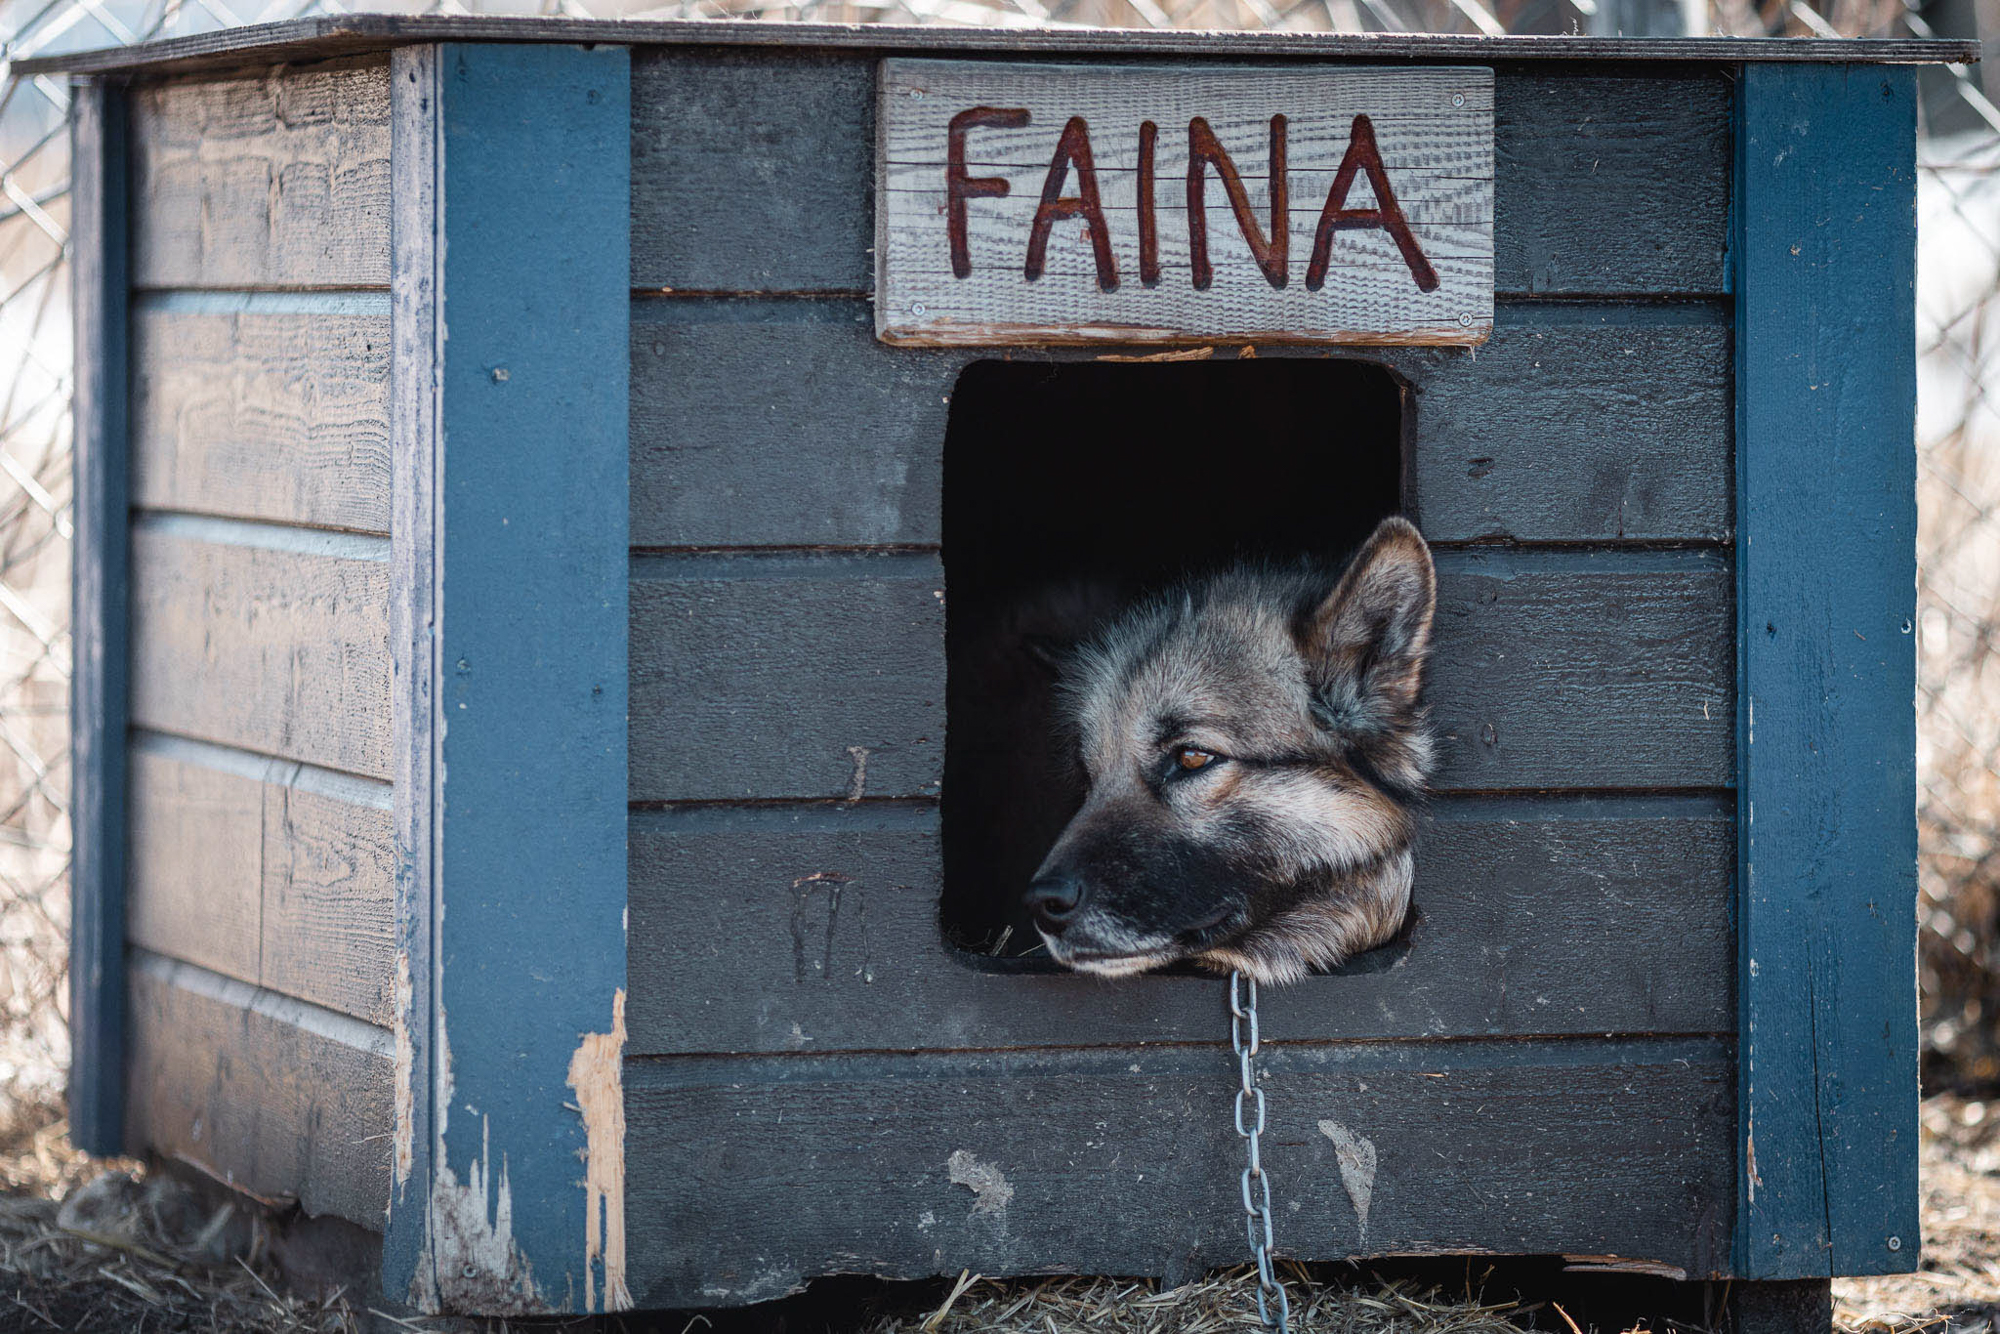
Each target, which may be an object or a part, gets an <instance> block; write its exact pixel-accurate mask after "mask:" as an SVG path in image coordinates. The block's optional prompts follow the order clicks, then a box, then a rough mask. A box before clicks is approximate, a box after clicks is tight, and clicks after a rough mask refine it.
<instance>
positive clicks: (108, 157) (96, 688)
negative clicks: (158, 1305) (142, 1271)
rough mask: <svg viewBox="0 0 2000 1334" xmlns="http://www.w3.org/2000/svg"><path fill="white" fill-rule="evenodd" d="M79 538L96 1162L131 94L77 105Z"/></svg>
mask: <svg viewBox="0 0 2000 1334" xmlns="http://www.w3.org/2000/svg"><path fill="white" fill-rule="evenodd" d="M71 95H72V98H73V101H72V104H71V105H72V111H73V114H72V116H71V118H70V161H71V162H72V163H73V164H74V175H73V177H72V193H71V200H70V234H71V256H72V259H71V281H72V283H73V284H74V286H73V288H72V302H73V309H74V310H75V312H76V385H75V391H74V399H73V401H72V404H71V406H72V410H73V414H74V420H75V423H76V428H75V435H76V444H75V450H76V458H75V462H74V470H75V472H74V475H75V482H74V486H75V504H74V506H73V514H74V521H75V524H76V535H75V543H74V547H73V550H74V552H75V557H74V565H73V567H72V575H71V579H72V593H73V608H72V614H71V620H70V656H71V660H72V662H73V664H74V666H73V668H72V671H71V673H70V697H69V705H70V810H69V816H70V830H71V844H72V847H73V849H74V851H73V852H72V854H71V862H70V932H69V983H70V989H69V1033H70V1048H71V1060H70V1076H69V1119H70V1137H71V1138H72V1139H73V1140H74V1141H75V1143H76V1145H77V1147H78V1148H80V1149H82V1150H84V1151H85V1152H86V1153H97V1154H110V1153H116V1152H117V1151H118V1149H119V1146H120V1145H122V1144H123V1143H124V1129H123V1126H124V1119H123V1118H124V1093H125V1090H124V1085H123V1076H122V1074H121V1072H122V1070H123V1069H124V1064H125V1037H126V1034H125V820H126V811H125V800H126V787H125V782H126V774H125V723H126V718H127V713H128V710H129V708H130V689H131V682H130V673H129V660H128V652H129V648H130V642H131V641H130V637H129V630H128V609H127V599H128V586H129V580H130V571H131V553H130V549H129V539H128V533H127V526H126V525H127V520H126V513H127V502H126V496H127V487H128V484H129V481H130V479H129V477H128V476H127V473H126V466H125V463H126V425H127V420H128V419H127V415H126V414H127V402H126V395H125V384H126V376H125V365H126V362H125V356H126V318H125V312H126V289H127V274H126V237H125V223H126V212H127V210H126V203H125V188H126V170H125V90H124V88H123V86H122V85H119V84H115V83H111V82H91V83H78V84H77V85H76V87H75V89H74V90H73V92H72V94H71Z"/></svg>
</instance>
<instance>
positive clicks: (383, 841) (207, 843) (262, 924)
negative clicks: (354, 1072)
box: [129, 733, 395, 1025]
mask: <svg viewBox="0 0 2000 1334" xmlns="http://www.w3.org/2000/svg"><path fill="white" fill-rule="evenodd" d="M131 765H132V832H131V863H132V878H131V888H130V896H131V915H130V926H129V931H130V937H131V940H132V943H134V944H136V945H139V946H142V947H143V948H145V949H147V950H149V951H151V952H153V953H155V954H161V955H166V956H169V957H172V958H176V959H184V960H187V961H188V962H190V963H195V964H199V965H201V966H202V967H203V968H206V969H208V970H209V971H211V972H216V973H222V974H224V975H226V976H229V977H233V978H238V979H240V980H242V981H244V982H250V983H255V984H257V985H260V986H263V987H265V988H267V989H269V990H271V991H275V992H279V993H281V994H283V995H287V996H295V997H297V998H299V999H301V1000H307V1001H311V1002H313V1003H314V1004H317V1005H322V1006H325V1007H326V1008H328V1009H331V1010H338V1011H340V1012H341V1013H343V1014H349V1015H353V1016H354V1017H356V1018H358V1019H365V1020H367V1021H368V1022H370V1023H374V1024H380V1025H387V1024H388V1022H389V1018H390V1010H391V1006H390V993H391V989H392V986H393V979H394V974H395V965H394V962H393V959H392V957H391V956H392V953H393V944H392V940H391V937H392V926H391V912H392V899H393V894H394V876H395V869H394V850H393V846H392V839H391V836H390V827H389V826H390V817H389V789H388V787H387V786H386V785H383V784H377V783H371V782H369V781H367V780H363V779H356V778H352V777H350V776H348V775H345V774H336V773H333V772H331V771H329V770H323V769H319V770H316V769H310V768H308V767H306V766H303V765H299V764H295V763H292V762H290V761H287V760H272V759H266V758H264V757H262V756H256V755H248V754H245V753H243V752H241V751H231V750H226V749H224V748H222V747H219V746H208V745H204V744H202V743H199V742H192V741H185V740H182V739H180V738H177V737H161V736H154V735H151V734H147V733H141V734H140V735H139V736H138V737H137V738H136V739H135V741H134V744H133V751H132V757H131Z"/></svg>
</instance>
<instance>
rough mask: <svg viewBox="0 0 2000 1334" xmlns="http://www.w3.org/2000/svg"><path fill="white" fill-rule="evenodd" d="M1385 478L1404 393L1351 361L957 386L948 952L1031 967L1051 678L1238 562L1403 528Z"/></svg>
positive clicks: (1048, 839)
mask: <svg viewBox="0 0 2000 1334" xmlns="http://www.w3.org/2000/svg"><path fill="white" fill-rule="evenodd" d="M1402 479H1403V401H1402V389H1401V386H1400V385H1399V383H1398V382H1397V380H1396V378H1395V377H1394V376H1393V375H1391V374H1390V373H1389V372H1388V371H1387V370H1384V369H1383V368H1381V367H1379V366H1374V365H1370V364H1367V363H1365V362H1358V361H1346V360H1340V359H1336V358H1331V357H1299V358H1266V359H1250V360H1226V361H1195V362H1173V363H1146V364H1131V363H1109V362H1102V361H1095V362H1085V361H1075V362H1069V361H1065V362H1053V363H1051V362H1039V363H1035V362H1012V361H984V362H978V363H975V364H974V365H972V366H970V367H968V368H967V369H966V370H965V372H964V373H963V374H962V375H961V376H960V377H959V380H958V384H957V386H956V388H955V390H954V391H953V394H952V399H951V414H950V422H949V425H948V427H947V431H946V435H945V448H944V566H945V582H946V592H947V600H946V644H947V663H948V675H947V679H946V696H945V698H946V705H945V708H946V714H945V717H946V728H945V783H944V798H943V800H944V893H943V901H942V918H943V927H944V930H945V934H946V937H947V938H948V939H949V940H950V941H952V943H954V944H956V945H958V946H959V947H961V948H963V949H965V950H967V951H969V952H971V953H973V954H976V955H984V956H994V957H1003V958H1004V957H1014V956H1021V955H1027V954H1038V953H1040V951H1039V944H1040V942H1039V940H1038V938H1037V937H1036V935H1035V932H1034V928H1033V927H1032V925H1030V923H1029V920H1028V916H1027V914H1026V912H1025V910H1024V909H1023V908H1022V906H1021V902H1020V899H1021V893H1022V891H1023V890H1024V889H1025V888H1026V887H1027V884H1028V881H1029V880H1030V879H1031V878H1032V876H1033V874H1034V870H1035V868H1036V866H1037V865H1038V864H1039V863H1040V862H1041V860H1042V857H1043V855H1044V854H1045V853H1046V852H1047V851H1048V849H1049V847H1050V846H1052V845H1053V844H1054V842H1055V839H1056V835H1057V834H1059V833H1060V832H1061V830H1062V826H1063V825H1064V824H1065V823H1067V821H1068V820H1069V817H1070V816H1071V815H1072V814H1074V813H1075V811H1076V808H1077V806H1078V805H1079V803H1080V802H1081V799H1082V779H1081V772H1082V771H1081V768H1080V765H1079V764H1078V762H1077V760H1076V757H1075V754H1074V751H1073V748H1072V747H1070V746H1068V745H1065V744H1064V743H1063V740H1062V734H1061V728H1060V726H1059V722H1058V719H1057V716H1056V712H1055V705H1054V686H1055V677H1054V672H1053V671H1052V670H1051V668H1050V666H1049V665H1048V663H1049V659H1050V658H1051V657H1054V658H1057V659H1059V658H1060V649H1061V647H1062V646H1063V645H1065V644H1068V643H1071V642H1074V641H1076V640H1078V639H1080V638H1083V637H1086V636H1087V635H1088V634H1089V633H1090V631H1091V629H1092V628H1093V627H1094V626H1095V625H1097V624H1100V623H1101V622H1102V621H1103V620H1105V619H1106V618H1107V617H1110V616H1114V615H1115V614H1116V612H1117V610H1118V609H1119V608H1120V607H1121V606H1123V605H1124V604H1127V603H1129V602H1130V601H1131V600H1133V599H1134V598H1138V597H1143V596H1145V595H1146V594H1148V593H1150V592H1154V591H1157V590H1159V589H1161V588H1163V587H1167V586H1170V585H1172V584H1173V583H1174V582H1176V581H1178V580H1181V579H1184V578H1187V577H1189V576H1191V575H1198V574H1200V573H1201V572H1203V571H1205V570H1209V569H1213V568H1216V567H1217V566H1221V565H1226V564H1228V563H1230V562H1232V561H1235V560H1239V559H1268V560H1278V561H1291V560H1297V559H1300V558H1306V559H1312V560H1317V561H1322V562H1326V563H1328V564H1329V565H1337V563H1338V562H1339V561H1340V560H1341V559H1342V558H1343V557H1345V556H1346V555H1347V554H1348V553H1349V552H1351V551H1352V550H1353V549H1354V548H1355V547H1356V546H1357V545H1358V544H1359V543H1360V542H1361V541H1362V540H1363V539H1364V538H1366V537H1367V535H1368V533H1369V531H1370V530H1371V529H1372V528H1373V527H1374V526H1375V524H1376V523H1377V522H1379V521H1380V520H1381V519H1382V518H1384V517H1385V516H1387V515H1390V514H1394V513H1397V512H1399V511H1400V510H1401V509H1402ZM1052 650H1053V652H1052ZM1024 962H1025V961H1024Z"/></svg>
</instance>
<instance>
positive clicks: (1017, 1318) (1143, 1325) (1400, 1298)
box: [875, 1270, 1527, 1334]
mask: <svg viewBox="0 0 2000 1334" xmlns="http://www.w3.org/2000/svg"><path fill="white" fill-rule="evenodd" d="M1286 1277H1287V1279H1288V1281H1287V1282H1286V1285H1285V1286H1286V1290H1287V1291H1288V1292H1289V1293H1290V1294H1291V1300H1292V1319H1291V1327H1292V1329H1293V1330H1295V1331H1298V1334H1520V1326H1519V1325H1517V1324H1515V1323H1514V1321H1513V1320H1511V1319H1510V1318H1509V1317H1510V1316H1519V1315H1522V1314H1525V1312H1526V1310H1527V1308H1524V1307H1521V1306H1518V1305H1516V1304H1515V1303H1512V1302H1503V1303H1495V1304H1493V1305H1490V1306H1489V1305H1481V1304H1479V1303H1477V1302H1468V1301H1459V1300H1454V1299H1452V1298H1450V1297H1446V1296H1444V1295H1442V1294H1440V1293H1438V1292H1435V1291H1423V1290H1417V1289H1413V1288H1411V1287H1409V1286H1407V1285H1404V1284H1398V1283H1391V1284H1386V1285H1383V1286H1381V1287H1378V1288H1376V1289H1374V1290H1373V1291H1367V1290H1358V1289H1350V1288H1336V1287H1315V1286H1312V1285H1311V1284H1310V1283H1308V1282H1307V1281H1306V1280H1305V1279H1304V1277H1303V1275H1300V1274H1297V1273H1291V1274H1288V1275H1287V1276H1286ZM1257 1327H1258V1318H1257V1282H1256V1276H1255V1273H1254V1271H1245V1270H1236V1271H1232V1272H1229V1273H1227V1274H1220V1275H1211V1276H1210V1277H1208V1278H1206V1279H1204V1280H1202V1281H1201V1282H1198V1283H1187V1284H1183V1285H1182V1286H1181V1287H1178V1288H1174V1289H1171V1290H1169V1291H1166V1292H1160V1291H1157V1290H1155V1288H1154V1286H1153V1285H1151V1284H1147V1283H1134V1282H1132V1281H1130V1280H1121V1279H1086V1278H1068V1279H1047V1280H1039V1281H1024V1282H987V1281H985V1280H979V1281H972V1280H971V1279H970V1278H967V1279H963V1280H961V1282H960V1284H959V1285H958V1286H957V1287H956V1288H955V1289H954V1291H953V1293H952V1294H951V1296H950V1297H949V1298H948V1299H947V1300H946V1301H945V1302H944V1304H943V1305H941V1306H940V1307H939V1308H938V1309H937V1310H936V1311H933V1312H931V1313H930V1314H929V1315H926V1316H921V1317H912V1318H906V1319H901V1320H890V1321H885V1322H884V1323H883V1324H881V1325H879V1326H878V1327H877V1329H876V1331H875V1334H1083V1332H1084V1331H1090V1332H1091V1334H1237V1332H1238V1331H1242V1330H1247V1329H1255V1328H1257Z"/></svg>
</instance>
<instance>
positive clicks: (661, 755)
mask: <svg viewBox="0 0 2000 1334" xmlns="http://www.w3.org/2000/svg"><path fill="white" fill-rule="evenodd" d="M1439 560H1440V577H1439V593H1438V598H1439V605H1438V621H1437V641H1436V648H1435V650H1434V653H1433V666H1432V670H1431V685H1430V687H1429V695H1430V698H1431V699H1432V700H1433V701H1434V704H1433V709H1434V718H1435V723H1436V730H1437V732H1438V734H1439V736H1440V739H1441V741H1442V743H1443V745H1442V749H1441V760H1442V763H1441V766H1440V770H1439V774H1438V777H1437V780H1436V786H1438V787H1439V788H1441V789H1446V790H1454V789H1455V790H1499V789H1522V788H1527V789H1549V788H1661V787H1725V786H1727V785H1728V784H1729V782H1730V778H1731V773H1732V763H1733V761H1732V753H1733V752H1732V747H1733V739H1734V735H1735V722H1734V718H1735V713H1734V710H1735V687H1734V663H1735V655H1734V650H1733V648H1732V644H1733V635H1734V631H1733V622H1732V620H1731V610H1730V608H1731V597H1730V567H1729V562H1728V561H1727V559H1726V558H1724V557H1723V556H1722V555H1720V554H1713V553H1704V552H1700V551H1688V552H1658V553H1654V552H1612V553H1605V554H1590V553H1583V554H1578V553H1568V552H1520V553H1514V552H1506V551H1490V552H1489V551H1484V550H1481V549H1478V548H1473V549H1469V550H1463V551H1456V552H1448V553H1441V555H1440V558H1439ZM940 573H941V572H940V569H939V567H938V564H937V562H936V560H935V558H933V557H929V556H921V555H905V556H895V555H859V554H850V555H798V556H792V555H784V556H755V557H750V556H685V557H674V558H661V559H656V560H642V561H640V562H637V563H636V564H635V566H634V579H633V584H632V770H631V774H632V779H631V781H632V797H633V799H634V800H635V801H643V802H663V801H689V800H722V801H726V800H732V799H746V798H747V799H755V798H800V797H803V798H847V799H852V798H854V797H856V796H864V797H906V796H928V795H934V794H935V793H936V791H937V787H938V783H939V780H940V776H941V773H940V771H941V767H942V756H943V750H944V718H943V708H944V626H943V615H942V613H943V590H944V583H943V581H942V579H941V578H940ZM864 765H865V768H864Z"/></svg>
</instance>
